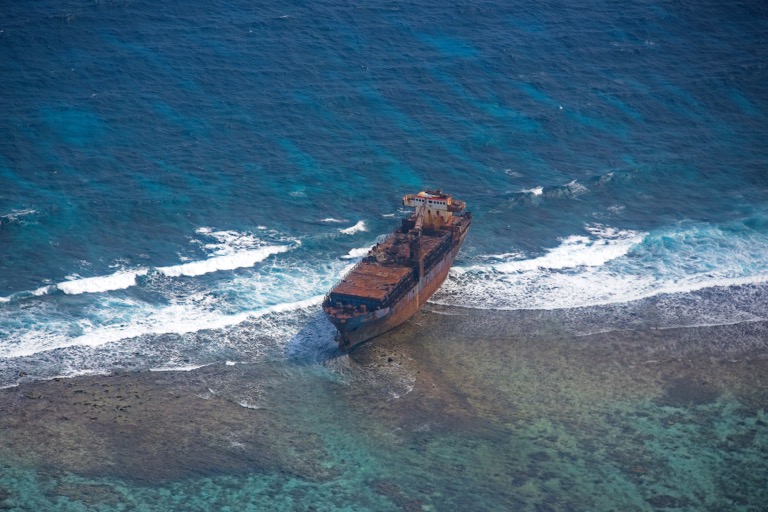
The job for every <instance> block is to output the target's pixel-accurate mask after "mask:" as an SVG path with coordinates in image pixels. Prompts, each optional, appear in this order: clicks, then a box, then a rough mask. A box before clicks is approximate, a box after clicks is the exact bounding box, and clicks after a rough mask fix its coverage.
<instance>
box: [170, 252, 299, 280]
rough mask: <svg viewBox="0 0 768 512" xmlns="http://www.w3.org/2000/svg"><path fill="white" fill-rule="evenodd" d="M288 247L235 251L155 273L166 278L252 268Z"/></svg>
mask: <svg viewBox="0 0 768 512" xmlns="http://www.w3.org/2000/svg"><path fill="white" fill-rule="evenodd" d="M290 249H291V248H290V247H289V246H285V245H273V246H267V247H261V248H259V249H254V250H246V251H237V252H233V253H231V254H227V255H224V256H214V257H212V258H208V259H206V260H199V261H191V262H189V263H182V264H181V265H173V266H170V267H158V268H157V271H158V272H160V273H161V274H163V275H165V276H168V277H179V276H201V275H203V274H209V273H211V272H217V271H219V270H234V269H237V268H246V267H252V266H253V265H255V264H256V263H258V262H260V261H263V260H264V259H266V258H268V257H269V256H272V255H273V254H278V253H281V252H286V251H288V250H290Z"/></svg>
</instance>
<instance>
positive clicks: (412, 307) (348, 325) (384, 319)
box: [329, 232, 466, 352]
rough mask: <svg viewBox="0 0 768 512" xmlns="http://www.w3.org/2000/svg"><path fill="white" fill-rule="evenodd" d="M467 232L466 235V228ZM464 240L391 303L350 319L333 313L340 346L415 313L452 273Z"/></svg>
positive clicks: (386, 328)
mask: <svg viewBox="0 0 768 512" xmlns="http://www.w3.org/2000/svg"><path fill="white" fill-rule="evenodd" d="M464 235H465V236H466V232H465V233H464ZM461 241H463V237H462V239H461ZM461 241H460V242H459V243H458V244H456V246H455V247H453V249H452V250H451V251H450V252H449V253H448V254H446V256H445V257H444V258H443V260H441V261H440V262H438V263H437V264H436V265H435V266H434V267H433V268H432V269H431V270H430V271H429V272H427V273H426V275H425V276H424V278H423V279H420V280H419V282H418V284H417V285H416V286H414V287H413V288H411V289H410V290H409V291H408V293H407V294H406V295H405V296H403V298H402V299H400V300H399V301H398V302H396V303H395V304H394V305H392V306H391V307H388V308H384V309H379V310H376V311H371V312H369V313H368V314H366V315H360V316H356V317H354V318H349V319H343V318H342V319H340V318H337V317H333V316H331V317H329V318H330V320H331V322H332V323H333V324H334V325H335V326H336V329H337V330H338V331H339V335H340V340H339V348H340V349H341V350H343V351H345V352H346V351H349V350H351V349H353V348H354V347H355V346H356V345H359V344H361V343H363V342H365V341H368V340H370V339H371V338H375V337H376V336H379V335H380V334H384V333H385V332H387V331H390V330H392V329H394V328H395V327H397V326H399V325H401V324H403V323H405V322H406V321H408V319H410V318H411V317H412V316H413V315H415V314H416V312H417V311H418V310H419V309H420V308H421V306H422V305H424V303H426V302H427V301H428V300H429V298H430V297H431V296H432V295H433V294H434V293H435V292H436V291H437V289H438V288H440V286H441V285H442V284H443V282H444V281H445V279H446V278H447V277H448V271H449V270H451V265H453V261H454V260H455V259H456V255H457V254H458V252H459V249H460V248H461Z"/></svg>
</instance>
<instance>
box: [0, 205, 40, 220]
mask: <svg viewBox="0 0 768 512" xmlns="http://www.w3.org/2000/svg"><path fill="white" fill-rule="evenodd" d="M35 213H37V210H33V209H32V208H22V209H20V210H13V211H11V212H10V213H6V214H5V215H0V219H5V220H7V221H8V222H14V221H17V220H19V218H21V217H26V216H27V215H34V214H35Z"/></svg>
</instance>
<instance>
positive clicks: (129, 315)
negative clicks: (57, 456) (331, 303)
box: [0, 294, 323, 359]
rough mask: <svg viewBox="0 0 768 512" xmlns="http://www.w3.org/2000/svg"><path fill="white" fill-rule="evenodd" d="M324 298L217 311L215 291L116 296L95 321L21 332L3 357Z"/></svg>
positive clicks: (194, 327) (183, 327)
mask: <svg viewBox="0 0 768 512" xmlns="http://www.w3.org/2000/svg"><path fill="white" fill-rule="evenodd" d="M322 300H323V296H322V295H315V296H312V297H309V298H306V299H301V300H297V301H290V302H284V303H279V304H272V305H264V306H261V307H257V308H254V309H250V310H247V311H241V312H238V313H233V314H232V313H226V312H222V311H220V310H217V309H215V305H216V304H215V303H216V301H215V299H213V298H212V297H211V295H210V294H196V295H194V296H192V297H190V298H188V299H187V300H186V301H185V302H184V303H177V304H170V305H167V306H162V307H157V306H150V305H148V304H146V303H143V302H139V301H136V300H134V299H130V298H123V299H112V300H111V303H110V307H108V308H105V309H104V310H102V311H94V312H93V316H92V318H90V319H81V320H78V321H68V322H54V323H48V324H45V325H41V326H38V327H37V328H35V329H28V330H23V331H20V332H18V333H16V334H15V335H14V336H12V339H10V340H7V341H8V342H7V343H6V344H3V345H1V346H0V358H4V359H13V358H18V357H27V356H31V355H34V354H37V353H40V352H47V351H51V350H56V349H61V348H66V347H76V346H86V347H98V346H102V345H105V344H107V343H113V342H117V341H120V340H124V339H129V338H138V337H140V336H145V335H160V334H179V335H183V334H189V333H195V332H201V331H205V330H221V329H224V328H227V327H231V326H234V325H238V324H241V323H243V322H244V321H246V320H248V319H254V318H259V317H264V316H267V315H270V314H275V313H284V312H290V311H295V310H299V309H304V308H308V307H316V306H317V305H319V304H320V303H321V302H322Z"/></svg>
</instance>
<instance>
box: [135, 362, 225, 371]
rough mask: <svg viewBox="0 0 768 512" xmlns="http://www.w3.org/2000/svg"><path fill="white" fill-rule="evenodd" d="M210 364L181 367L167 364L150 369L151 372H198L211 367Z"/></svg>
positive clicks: (182, 365) (183, 365)
mask: <svg viewBox="0 0 768 512" xmlns="http://www.w3.org/2000/svg"><path fill="white" fill-rule="evenodd" d="M210 365H211V364H210V363H206V364H181V365H174V364H167V365H164V366H158V367H156V368H150V369H149V371H151V372H191V371H193V370H197V369H199V368H205V367H206V366H210Z"/></svg>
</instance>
